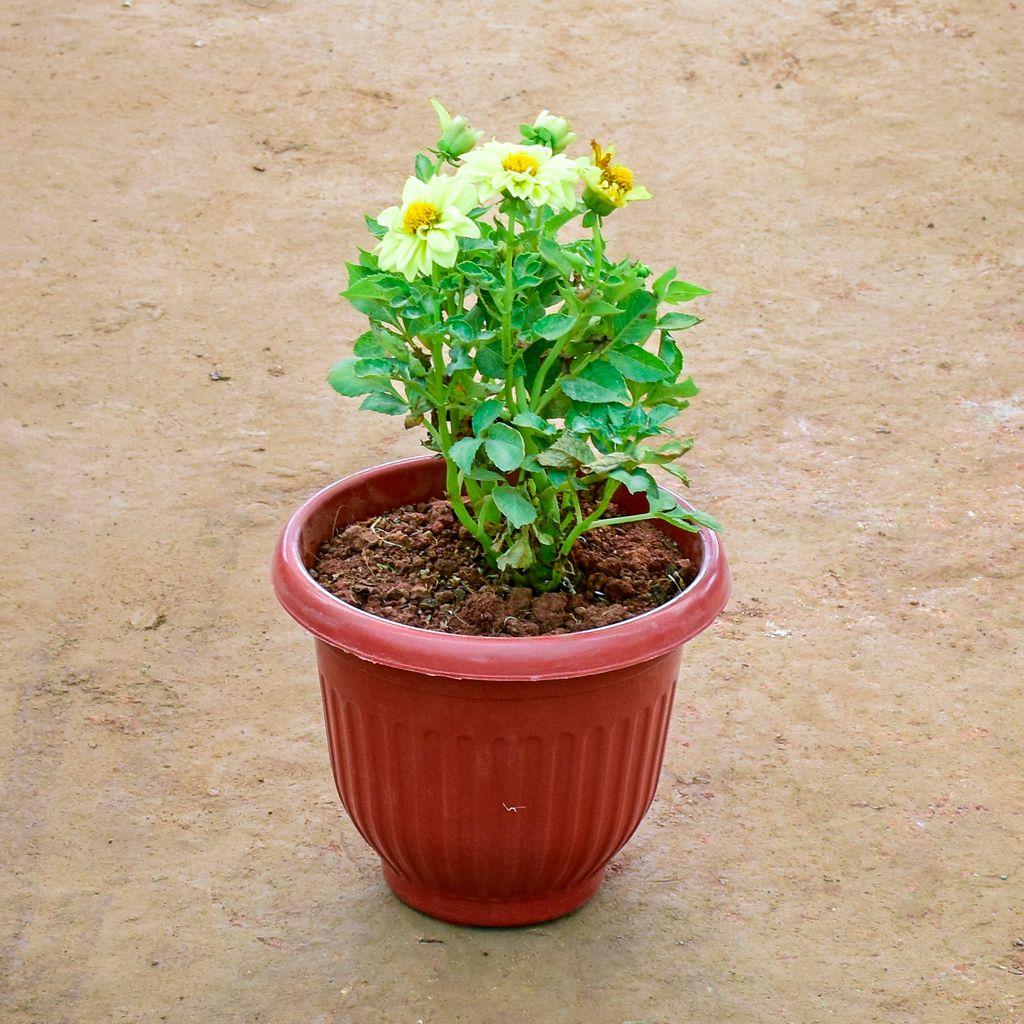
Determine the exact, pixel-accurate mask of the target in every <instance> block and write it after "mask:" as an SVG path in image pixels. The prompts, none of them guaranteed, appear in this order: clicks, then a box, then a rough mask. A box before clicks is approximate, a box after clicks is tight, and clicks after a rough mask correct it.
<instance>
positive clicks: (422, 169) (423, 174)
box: [416, 153, 434, 181]
mask: <svg viewBox="0 0 1024 1024" xmlns="http://www.w3.org/2000/svg"><path fill="white" fill-rule="evenodd" d="M433 176H434V163H433V161H432V160H431V159H430V157H429V156H427V154H426V153H417V154H416V177H417V178H419V179H420V181H430V179H431V178H432V177H433Z"/></svg>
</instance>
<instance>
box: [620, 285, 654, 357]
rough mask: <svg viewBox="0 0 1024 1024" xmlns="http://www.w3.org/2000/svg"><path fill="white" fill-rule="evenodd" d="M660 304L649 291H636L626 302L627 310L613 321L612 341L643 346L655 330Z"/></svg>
mask: <svg viewBox="0 0 1024 1024" xmlns="http://www.w3.org/2000/svg"><path fill="white" fill-rule="evenodd" d="M657 310H658V303H657V300H656V299H655V298H654V296H653V295H652V294H651V293H650V292H647V291H643V290H640V291H635V292H633V294H632V295H630V297H629V298H628V299H627V300H626V308H625V309H624V310H623V312H622V313H621V314H619V316H617V317H616V318H615V319H614V320H613V321H612V330H613V331H614V334H613V336H612V341H613V342H615V343H616V344H622V345H642V344H643V343H644V342H645V341H646V340H647V339H648V338H649V337H650V336H651V332H652V331H653V330H654V320H655V316H656V315H657Z"/></svg>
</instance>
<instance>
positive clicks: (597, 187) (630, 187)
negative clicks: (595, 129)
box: [579, 141, 651, 217]
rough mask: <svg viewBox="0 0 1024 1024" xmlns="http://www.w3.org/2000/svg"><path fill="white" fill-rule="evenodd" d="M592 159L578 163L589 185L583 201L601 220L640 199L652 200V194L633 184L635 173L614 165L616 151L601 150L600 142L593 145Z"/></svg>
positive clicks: (591, 144) (609, 149)
mask: <svg viewBox="0 0 1024 1024" xmlns="http://www.w3.org/2000/svg"><path fill="white" fill-rule="evenodd" d="M590 147H591V149H593V151H594V155H593V156H592V157H585V158H583V159H582V160H580V161H579V165H580V173H581V174H582V176H583V180H584V182H585V183H586V189H585V190H584V193H583V201H584V202H585V203H586V204H587V206H589V207H590V209H592V210H593V211H594V212H595V213H598V214H600V215H601V216H602V217H603V216H606V215H607V214H609V213H611V212H612V210H614V209H616V208H618V207H622V206H625V205H626V203H632V202H636V200H638V199H650V198H651V193H650V192H648V191H647V189H646V188H644V186H643V185H637V184H635V183H634V181H633V172H632V171H631V170H630V169H629V168H628V167H625V166H624V165H622V164H613V163H612V157H613V156H615V147H614V146H609V147H608V148H607V149H602V148H601V146H600V145H599V144H598V143H597V142H593V141H592V142H591V143H590Z"/></svg>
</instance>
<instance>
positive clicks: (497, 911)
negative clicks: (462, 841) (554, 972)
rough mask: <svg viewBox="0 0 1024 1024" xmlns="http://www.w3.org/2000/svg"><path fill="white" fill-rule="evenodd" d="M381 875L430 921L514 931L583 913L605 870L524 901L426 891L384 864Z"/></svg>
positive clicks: (393, 890)
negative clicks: (568, 886) (488, 898)
mask: <svg viewBox="0 0 1024 1024" xmlns="http://www.w3.org/2000/svg"><path fill="white" fill-rule="evenodd" d="M381 871H382V872H383V874H384V881H385V882H387V883H388V886H389V887H390V889H391V891H392V892H393V893H394V894H395V895H396V896H397V897H398V898H399V899H400V900H401V901H402V902H403V903H405V904H407V905H408V906H410V907H412V908H413V910H418V911H420V912H421V913H423V914H428V915H429V916H430V917H436V918H437V919H438V920H441V921H448V922H449V923H451V924H470V925H477V926H478V927H483V928H512V927H516V926H519V925H527V924H540V923H541V922H542V921H553V920H554V919H555V918H556V917H564V916H565V915H566V914H571V913H572V912H573V911H574V910H579V908H580V907H582V906H583V904H584V903H586V902H587V900H589V899H590V898H591V896H593V895H594V893H596V892H597V890H598V889H599V888H600V887H601V883H602V882H603V881H604V875H605V868H603V867H602V868H600V869H599V870H598V871H595V872H594V873H593V874H592V875H590V876H589V877H588V878H585V879H584V880H583V881H582V882H580V884H579V885H574V886H573V887H572V888H571V889H561V890H559V891H558V892H552V893H546V894H545V895H543V896H533V897H530V898H529V899H522V900H473V899H464V898H462V897H460V896H448V895H445V894H443V893H438V892H434V891H432V890H430V889H423V888H421V887H420V886H418V885H416V884H414V883H413V882H410V881H409V880H408V879H406V878H403V877H402V876H401V875H399V874H398V873H397V872H396V871H395V870H394V869H393V868H391V867H389V866H388V865H387V864H385V863H384V862H383V861H382V862H381Z"/></svg>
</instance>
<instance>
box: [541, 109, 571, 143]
mask: <svg viewBox="0 0 1024 1024" xmlns="http://www.w3.org/2000/svg"><path fill="white" fill-rule="evenodd" d="M533 127H534V128H535V129H537V128H541V129H544V130H545V131H546V132H547V133H548V134H549V135H550V136H551V142H552V146H551V151H552V152H553V153H561V152H562V150H563V149H566V148H568V147H569V146H571V145H572V144H573V142H575V141H576V133H575V132H573V131H570V130H569V122H568V121H566V119H565V118H564V117H555V115H554V114H552V113H550V112H549V111H547V110H542V111H541V112H540V113H539V114H538V115H537V120H536V121H534V122H533Z"/></svg>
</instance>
